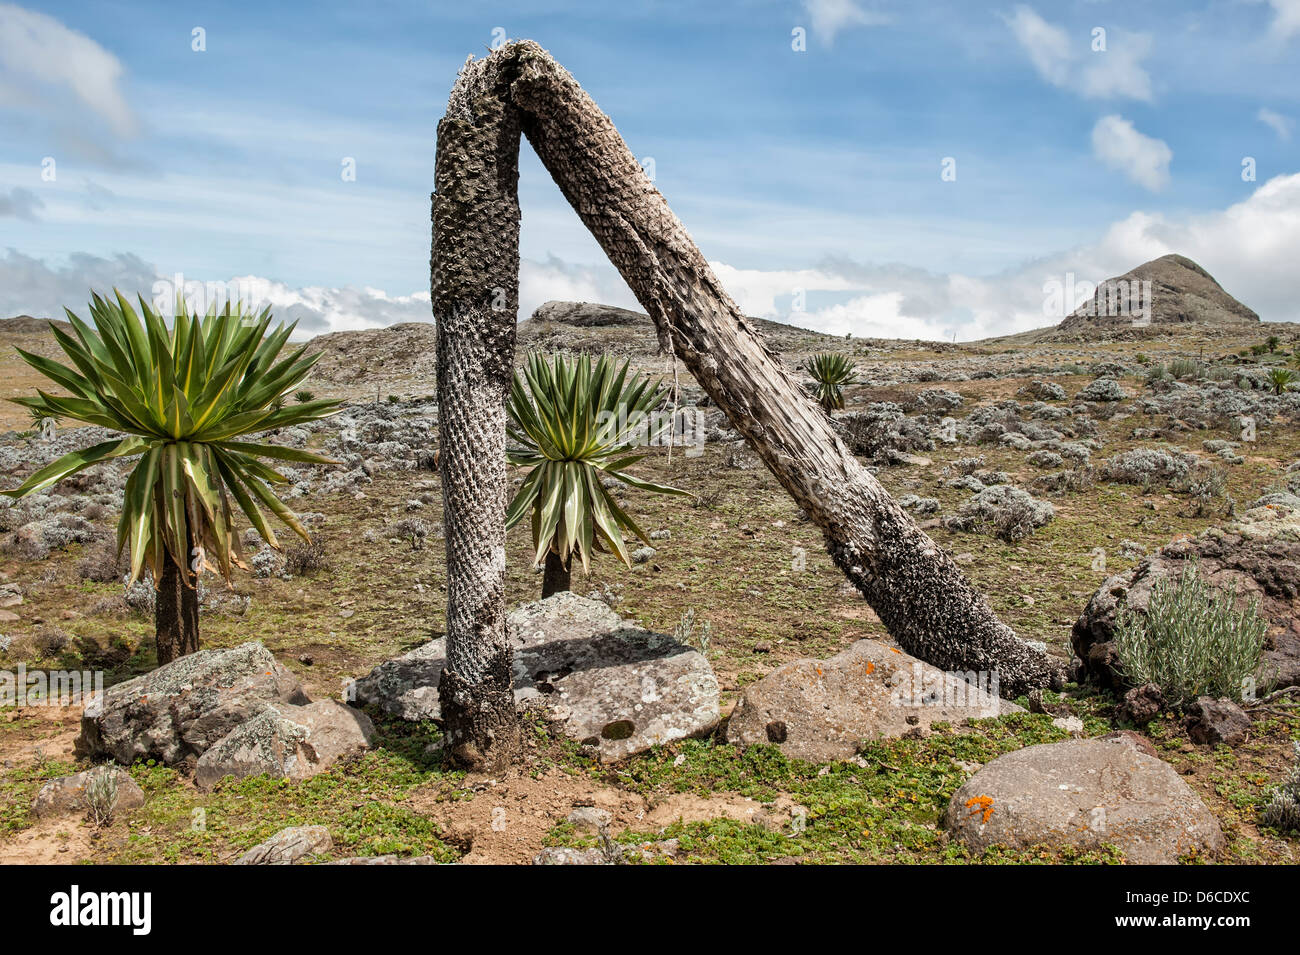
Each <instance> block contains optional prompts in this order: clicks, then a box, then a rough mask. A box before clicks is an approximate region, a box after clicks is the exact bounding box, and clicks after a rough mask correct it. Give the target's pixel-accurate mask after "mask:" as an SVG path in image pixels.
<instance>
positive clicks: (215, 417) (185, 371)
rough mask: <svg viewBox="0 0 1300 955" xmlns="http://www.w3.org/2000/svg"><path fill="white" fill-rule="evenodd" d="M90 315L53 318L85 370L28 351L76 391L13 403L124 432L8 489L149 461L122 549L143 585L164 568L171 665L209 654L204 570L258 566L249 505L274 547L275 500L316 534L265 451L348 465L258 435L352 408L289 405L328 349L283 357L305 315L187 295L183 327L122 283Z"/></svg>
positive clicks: (162, 656) (161, 607) (139, 474)
mask: <svg viewBox="0 0 1300 955" xmlns="http://www.w3.org/2000/svg"><path fill="white" fill-rule="evenodd" d="M90 317H91V320H92V322H93V327H92V326H91V325H89V324H87V323H86V322H83V321H82V320H81V319H80V318H78V317H77V316H76V315H74V314H73V313H72V312H71V311H68V321H69V322H70V324H71V329H70V331H65V330H63V329H61V328H60V327H59V326H58V325H57V324H54V323H51V324H50V328H51V330H52V332H53V334H54V338H55V340H56V341H57V342H58V344H59V346H60V347H61V348H62V349H63V351H64V353H65V354H66V355H67V356H68V358H69V359H71V362H72V366H73V367H68V366H65V365H61V364H59V363H58V362H56V361H52V360H51V359H48V358H43V357H41V356H40V355H34V354H31V353H30V352H26V351H23V350H22V349H18V352H19V354H20V355H21V356H22V358H23V360H24V361H26V362H27V364H29V365H31V366H32V367H33V368H35V369H36V370H37V371H38V372H40V373H41V374H42V375H44V376H45V377H46V378H49V379H50V380H51V381H53V382H54V383H55V384H57V385H59V386H60V387H61V388H62V389H63V390H65V391H67V392H68V395H67V396H57V395H52V394H49V393H47V392H44V391H39V390H38V392H37V394H36V396H35V397H30V398H14V399H11V400H12V401H14V402H16V403H17V404H20V405H23V406H24V407H26V408H28V409H30V410H31V411H32V413H33V415H41V416H44V417H49V418H67V419H71V420H74V421H83V422H85V423H87V424H92V425H99V426H101V427H104V428H108V429H110V430H112V431H116V432H121V436H119V437H114V438H113V439H112V440H109V441H105V442H103V443H101V444H96V445H94V446H93V447H89V448H86V449H84V450H80V451H73V452H71V453H69V454H66V455H64V456H63V457H61V458H59V459H58V460H57V461H55V462H54V463H53V464H49V465H47V466H46V467H43V468H41V469H40V470H39V471H37V472H36V473H34V474H33V475H31V476H30V477H29V478H28V479H27V480H26V481H24V482H23V483H22V485H21V486H20V487H18V488H15V489H14V490H10V491H5V492H4V493H5V494H7V495H9V496H10V497H14V498H18V497H22V496H24V495H26V494H31V493H33V492H36V491H41V490H44V489H46V488H48V487H51V486H52V485H54V484H56V483H58V482H59V481H61V480H63V479H64V478H66V477H69V476H70V475H73V474H76V473H77V472H78V471H81V470H83V469H85V468H88V467H90V466H91V465H93V464H96V463H98V462H100V461H107V460H110V459H113V458H124V457H138V458H139V462H138V463H137V464H136V466H135V469H134V470H133V471H132V472H131V475H130V477H129V478H128V479H127V482H126V489H125V496H124V500H123V503H122V516H121V519H120V520H119V521H118V526H117V547H118V554H119V555H120V554H121V552H122V549H123V548H124V547H126V546H127V545H128V544H129V554H130V565H131V580H132V582H134V581H135V580H137V579H139V578H140V576H141V574H142V573H143V572H144V570H146V569H148V570H149V572H150V573H151V574H152V575H153V579H154V581H155V582H156V586H157V590H158V593H157V600H156V603H155V612H154V614H155V623H156V625H157V626H156V631H157V636H156V639H157V647H158V662H159V664H163V663H168V662H170V661H172V660H174V659H176V658H177V657H179V656H182V655H184V654H187V653H193V652H194V651H195V650H197V649H198V646H199V621H198V593H197V584H198V575H199V574H200V573H201V572H202V571H203V570H205V569H207V570H212V571H215V572H218V573H220V574H221V575H222V576H223V577H224V578H225V579H226V580H227V581H229V580H230V576H231V571H232V567H233V566H240V567H244V566H246V565H245V564H244V563H243V554H242V550H241V547H240V541H239V535H238V534H237V533H236V530H235V511H236V509H238V510H239V511H240V512H241V513H243V515H244V516H245V517H247V518H248V520H249V521H250V522H251V523H252V525H253V527H254V528H256V530H257V532H258V533H259V534H261V535H262V538H263V539H264V540H265V541H266V542H267V543H268V544H270V545H271V546H272V547H275V548H277V549H278V548H279V547H280V543H279V541H278V540H277V539H276V536H275V532H274V531H273V530H272V529H271V525H270V523H269V521H268V520H267V514H266V513H264V512H263V510H262V509H263V508H265V509H266V511H269V512H270V514H271V515H274V516H275V517H276V518H278V519H279V520H281V521H283V522H284V523H285V524H286V525H288V526H289V527H290V528H291V529H292V530H293V531H294V532H296V533H297V534H298V535H300V536H301V537H302V538H303V539H304V540H310V537H309V535H308V534H307V531H306V529H305V528H304V527H303V526H302V524H301V523H300V522H299V520H298V518H297V517H295V516H294V513H293V511H291V510H290V509H289V508H288V506H286V505H285V504H284V503H283V502H282V501H280V500H279V499H278V498H277V497H276V495H275V493H274V492H273V491H272V490H271V488H272V487H273V486H274V485H278V484H285V483H287V480H288V479H287V478H285V477H284V476H283V475H282V474H280V473H279V472H278V471H276V470H274V469H273V468H271V467H269V466H267V465H266V464H264V463H263V462H262V461H261V460H259V459H260V458H272V459H278V460H282V461H294V462H301V463H308V464H333V463H335V462H333V461H331V460H330V459H328V458H325V457H322V456H321V455H319V454H314V453H312V452H310V451H305V450H301V449H298V448H288V447H283V446H281V445H275V444H267V443H261V442H252V441H248V440H245V439H246V438H248V437H250V436H251V435H253V434H255V433H257V432H263V431H270V430H273V429H275V428H283V427H287V426H289V425H294V424H299V423H301V422H304V421H311V420H313V419H316V418H322V417H325V416H327V415H329V414H332V413H334V412H335V411H336V409H337V407H338V404H339V402H337V401H332V400H321V401H307V402H302V403H300V404H295V405H289V406H285V405H284V402H283V396H284V395H285V394H286V393H288V392H290V391H292V390H293V389H294V388H295V387H296V386H297V385H298V384H299V383H300V382H301V381H302V380H303V379H304V378H305V377H306V376H307V373H308V372H309V371H310V370H311V367H312V365H314V364H315V363H316V361H317V359H318V358H319V357H320V356H319V355H313V356H306V355H305V352H306V349H307V346H306V345H302V346H299V347H297V348H295V349H293V350H292V351H291V352H289V354H288V355H287V356H286V357H283V358H282V357H280V351H281V349H282V348H283V347H284V345H285V343H286V342H287V341H288V340H289V337H290V335H292V334H293V330H294V326H295V325H296V323H291V324H289V325H285V324H284V323H281V324H279V325H277V326H276V327H275V328H274V329H271V311H270V309H269V308H266V309H264V310H263V311H261V312H260V313H256V314H253V313H248V314H245V312H244V309H243V305H242V303H239V304H237V305H236V307H235V309H234V310H233V311H232V310H231V307H230V305H229V303H227V305H226V307H225V309H224V310H223V312H222V313H221V314H217V312H216V310H215V308H212V309H209V311H208V314H207V315H206V316H203V317H199V316H198V315H197V314H193V315H191V314H190V313H189V312H188V310H187V309H186V307H185V304H184V302H183V301H179V300H178V302H177V308H176V315H175V318H174V320H173V322H172V324H171V327H170V328H169V327H168V326H167V324H166V323H165V322H164V320H163V318H162V316H161V315H160V314H159V313H158V312H157V311H155V310H154V309H153V308H151V307H150V306H149V304H147V303H146V302H145V301H144V299H143V298H141V299H140V314H139V315H137V314H136V312H135V310H134V309H133V308H132V307H131V305H130V303H128V302H127V301H126V299H125V298H123V297H122V295H121V293H120V292H116V290H115V291H114V297H113V298H112V299H109V298H107V297H100V296H99V295H98V294H95V295H93V300H92V302H91V305H90Z"/></svg>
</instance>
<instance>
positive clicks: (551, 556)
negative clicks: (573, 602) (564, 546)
mask: <svg viewBox="0 0 1300 955" xmlns="http://www.w3.org/2000/svg"><path fill="white" fill-rule="evenodd" d="M544 566H545V569H544V570H543V572H542V599H543V600H545V599H546V598H547V597H549V596H551V595H552V594H558V593H560V592H561V591H565V590H568V589H569V585H570V584H571V583H572V581H573V568H572V567H571V566H570V565H569V563H568V562H567V561H565V560H562V559H561V558H560V555H559V554H557V553H555V551H553V550H548V551H547V552H546V564H545V565H544Z"/></svg>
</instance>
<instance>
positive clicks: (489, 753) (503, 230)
mask: <svg viewBox="0 0 1300 955" xmlns="http://www.w3.org/2000/svg"><path fill="white" fill-rule="evenodd" d="M512 66H513V64H512V63H510V61H508V60H505V59H504V58H500V57H492V58H488V59H487V60H481V61H478V62H468V63H466V65H465V68H464V69H463V70H462V71H461V74H460V76H459V78H458V79H457V81H456V85H455V87H454V88H453V89H452V91H451V97H450V99H449V101H448V104H447V114H446V116H444V117H443V119H442V122H440V123H439V124H438V148H437V160H436V162H437V170H436V173H435V190H436V191H435V192H434V195H433V255H432V259H431V262H430V271H431V289H432V296H433V314H434V320H435V321H436V322H437V349H438V354H437V374H438V409H439V415H438V420H439V428H440V438H441V440H440V449H439V472H440V474H441V477H442V493H443V521H444V525H445V530H446V542H447V623H446V631H447V664H446V667H445V669H444V670H443V672H442V677H441V681H440V684H439V688H438V694H439V700H440V704H441V710H442V721H443V731H444V733H445V735H446V738H447V747H448V751H449V752H450V753H451V754H452V756H453V758H455V759H456V760H457V761H458V762H460V763H462V764H463V765H467V766H471V767H482V768H491V767H496V766H500V765H502V764H504V763H506V762H508V761H509V760H510V759H511V758H512V757H513V756H514V755H515V754H516V753H517V752H518V750H519V746H520V730H519V718H518V715H517V713H516V711H515V704H514V687H513V679H512V675H511V651H510V644H509V641H508V640H507V637H506V630H505V574H506V549H505V545H506V534H505V509H506V503H507V499H506V494H507V490H508V482H507V476H506V444H505V439H506V430H505V429H506V410H505V401H506V393H507V390H508V389H509V386H510V380H511V375H512V374H513V361H514V351H515V321H516V314H517V311H518V308H519V200H518V194H517V185H518V180H519V121H518V115H517V112H516V111H515V109H514V107H513V106H510V105H509V103H508V102H507V101H506V98H505V97H504V96H503V90H504V88H505V84H506V83H507V82H508V76H506V75H504V74H503V67H506V68H511V67H512Z"/></svg>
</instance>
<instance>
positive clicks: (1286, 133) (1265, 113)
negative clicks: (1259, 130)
mask: <svg viewBox="0 0 1300 955" xmlns="http://www.w3.org/2000/svg"><path fill="white" fill-rule="evenodd" d="M1255 118H1256V119H1258V120H1259V121H1260V122H1261V123H1263V124H1264V125H1265V126H1268V127H1269V128H1270V129H1272V130H1273V132H1275V133H1277V138H1278V139H1290V138H1291V120H1289V119H1288V118H1287V117H1285V116H1283V115H1282V114H1281V113H1277V112H1274V111H1273V110H1271V109H1269V108H1268V107H1267V106H1261V107H1260V108H1259V112H1258V113H1256V114H1255Z"/></svg>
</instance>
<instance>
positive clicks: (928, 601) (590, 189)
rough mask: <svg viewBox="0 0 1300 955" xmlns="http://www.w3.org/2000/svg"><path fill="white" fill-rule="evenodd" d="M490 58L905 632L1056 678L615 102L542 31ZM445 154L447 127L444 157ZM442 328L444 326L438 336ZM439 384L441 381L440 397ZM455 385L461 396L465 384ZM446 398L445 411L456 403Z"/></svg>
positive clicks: (835, 546) (832, 544)
mask: <svg viewBox="0 0 1300 955" xmlns="http://www.w3.org/2000/svg"><path fill="white" fill-rule="evenodd" d="M480 63H481V64H484V66H482V68H483V69H484V70H493V71H495V73H494V75H495V76H496V77H497V78H498V79H499V81H500V82H499V85H498V86H497V90H498V94H499V95H500V96H501V97H502V100H503V105H504V107H505V108H506V109H507V110H508V111H509V110H514V111H515V115H516V116H517V122H518V124H519V126H520V127H521V128H522V130H523V133H524V135H526V136H527V137H528V140H529V142H530V144H531V145H532V146H533V148H534V150H536V152H537V155H538V157H539V158H540V159H541V160H542V162H543V164H544V165H545V166H546V168H547V170H548V171H549V172H550V174H551V176H552V178H553V179H554V180H555V181H556V183H557V184H558V185H559V187H560V190H561V191H562V192H563V194H564V196H565V198H566V199H568V201H569V203H570V205H572V206H573V208H574V210H575V211H576V212H577V213H578V215H579V217H580V218H581V219H582V221H583V223H584V224H585V225H586V226H587V228H588V229H589V230H590V231H591V233H592V235H593V236H595V238H596V240H597V241H598V242H599V243H600V245H601V248H602V249H603V250H604V251H605V254H606V255H607V256H609V259H610V261H611V262H612V263H613V264H614V266H615V267H616V268H617V269H618V270H619V273H620V274H621V275H622V276H623V278H624V280H625V281H626V282H627V284H628V286H629V287H630V288H631V289H632V292H633V293H634V294H635V295H636V297H637V300H638V301H639V302H640V303H641V305H642V307H644V308H645V310H646V311H647V312H648V313H649V314H650V316H651V317H652V318H653V319H654V322H655V325H656V327H657V329H658V332H659V337H660V341H661V343H662V344H663V345H664V346H665V347H667V348H671V350H672V351H673V352H674V353H675V354H676V355H677V357H679V358H681V359H682V361H683V362H684V363H685V364H686V366H687V368H688V369H689V370H690V371H691V372H692V374H694V376H695V378H696V380H697V381H698V382H699V383H700V386H701V387H702V388H703V389H704V390H705V392H707V393H708V395H709V396H710V397H711V398H712V399H713V401H714V402H715V403H716V404H717V405H718V407H719V408H721V409H722V410H723V411H724V412H725V413H726V414H727V416H728V418H729V419H730V420H731V423H732V425H733V426H734V427H735V428H736V429H737V430H738V431H739V432H740V433H741V434H742V435H743V436H744V437H745V438H746V440H747V441H748V442H749V444H750V445H751V446H752V447H753V448H754V450H755V451H756V452H757V453H758V455H759V456H760V457H761V458H762V459H763V461H764V463H766V465H767V466H768V468H769V469H770V470H771V471H772V473H773V474H774V475H775V476H776V478H777V480H778V481H779V482H780V483H781V485H782V486H783V487H784V488H785V489H786V490H787V491H788V492H789V493H790V494H791V495H792V496H793V497H794V499H795V501H796V502H797V503H798V504H799V505H800V506H801V507H802V508H803V509H804V510H805V511H807V513H808V514H809V515H810V516H811V517H812V519H813V520H814V521H815V522H816V523H817V524H818V525H819V526H820V527H821V529H822V531H823V533H824V534H825V538H826V545H827V548H828V550H829V551H830V553H831V556H832V558H833V559H834V561H835V563H836V564H837V565H838V566H839V567H840V569H841V570H842V571H843V572H844V574H845V575H846V576H847V577H848V578H849V580H850V581H852V582H853V584H854V585H855V586H856V587H857V588H858V589H859V590H860V591H861V592H862V594H863V595H864V596H865V597H866V599H867V601H868V603H870V605H871V606H872V608H873V609H874V610H875V611H876V613H877V614H878V615H879V617H880V619H881V621H882V622H883V623H884V624H885V626H886V627H887V628H888V629H889V631H890V633H891V634H893V636H894V637H895V639H897V640H898V642H899V643H900V644H901V645H902V647H903V648H904V649H905V650H907V651H908V652H909V653H912V654H914V655H915V656H918V657H920V658H921V659H923V660H925V661H927V662H929V663H931V664H933V665H935V666H937V667H940V668H941V669H946V670H958V671H963V672H966V671H976V672H980V671H982V672H984V673H996V675H997V678H998V685H999V686H1000V688H1001V691H1002V692H1003V693H1004V694H1005V695H1016V694H1019V693H1021V692H1024V691H1025V690H1027V689H1030V688H1033V687H1038V686H1044V685H1046V684H1048V683H1049V682H1053V681H1055V680H1056V679H1058V678H1059V669H1058V667H1057V666H1056V664H1055V663H1054V662H1053V661H1052V660H1051V658H1050V657H1049V656H1048V655H1047V654H1046V652H1045V651H1044V650H1043V649H1042V648H1040V647H1036V646H1033V645H1030V644H1028V643H1025V642H1023V641H1021V640H1020V639H1019V638H1017V637H1016V635H1015V634H1014V633H1013V632H1012V631H1011V629H1010V628H1009V627H1007V626H1006V625H1005V624H1003V623H1002V622H1001V621H999V620H998V619H997V617H996V616H995V615H994V613H993V611H992V610H991V608H990V607H989V605H988V603H987V602H986V601H985V600H984V598H983V597H982V596H981V595H980V594H979V593H978V592H977V591H976V590H975V589H974V588H973V587H971V585H970V584H969V582H968V581H967V580H966V579H965V577H964V575H963V574H962V573H961V571H960V570H959V569H958V567H957V565H956V564H955V563H954V562H953V560H952V559H951V558H950V557H949V556H948V555H947V554H946V553H944V551H943V550H942V549H940V548H939V547H938V546H937V545H936V544H935V543H934V542H933V541H932V540H931V539H930V538H929V537H928V536H927V535H926V534H925V533H924V532H923V531H922V530H921V529H920V528H919V527H918V526H917V525H916V523H915V522H914V521H913V520H912V519H911V517H910V516H909V515H908V514H907V513H906V512H905V511H904V510H903V509H902V508H900V507H899V506H898V504H897V503H895V502H894V500H893V499H892V498H891V497H890V496H889V494H888V492H887V491H886V490H885V489H884V488H883V487H882V486H881V485H880V483H879V482H878V481H876V479H875V478H874V477H873V476H872V475H871V474H870V473H869V472H868V471H867V470H866V469H865V468H863V467H862V465H861V464H859V463H858V461H857V459H856V458H854V456H853V455H852V453H850V451H849V449H848V448H847V447H846V446H845V444H844V442H843V441H842V440H841V439H840V438H839V436H838V435H837V434H836V433H835V431H834V429H833V428H832V427H831V424H830V421H829V419H828V418H827V416H826V414H825V413H824V412H823V411H822V410H821V409H820V408H818V407H817V405H815V404H814V403H813V402H812V400H811V399H810V398H809V397H808V396H807V394H806V393H805V392H804V390H803V389H802V388H801V387H800V386H799V384H798V382H796V381H795V380H794V378H793V377H792V376H791V374H790V373H789V372H788V371H787V370H786V368H785V367H784V366H783V365H782V364H781V362H780V361H779V360H777V358H776V357H775V356H774V355H773V353H772V352H771V351H770V350H769V349H768V347H767V345H766V343H765V342H764V340H763V339H762V337H761V336H760V335H759V334H757V333H756V332H755V331H754V329H752V328H751V327H750V325H749V324H748V322H746V320H745V318H744V316H743V315H741V313H740V311H739V309H738V308H737V307H736V305H735V303H734V302H733V301H732V300H731V298H730V296H728V295H727V293H726V291H725V290H724V289H723V288H722V286H721V284H720V283H719V282H718V280H717V277H716V276H715V275H714V274H713V271H712V269H710V268H709V265H708V263H707V262H706V261H705V259H704V257H703V256H702V255H701V254H700V251H699V249H697V248H696V246H695V244H694V242H692V241H691V238H690V236H689V234H688V233H687V232H686V230H685V228H683V226H682V224H681V223H680V222H679V221H678V220H677V217H676V216H675V215H674V214H673V212H672V210H671V209H669V207H668V204H667V202H666V201H665V200H664V198H663V196H662V195H660V193H659V191H658V190H657V189H656V188H655V187H654V185H653V184H652V183H651V182H650V181H649V179H648V178H647V177H646V175H645V173H644V171H643V170H642V169H641V166H640V164H639V163H638V162H637V161H636V158H635V157H634V156H633V155H632V153H631V151H630V150H629V149H628V148H627V145H626V144H625V143H624V142H623V140H622V138H621V137H620V136H619V134H618V131H617V130H616V129H615V128H614V124H613V123H612V122H611V121H610V119H609V117H607V116H606V115H605V114H604V113H602V112H601V111H600V109H599V108H598V107H597V106H596V104H595V103H594V102H593V101H592V99H591V97H590V96H588V95H587V93H586V92H585V91H584V90H583V89H582V88H581V87H580V86H579V85H578V84H577V82H576V81H575V80H574V79H573V78H572V77H571V76H570V75H569V74H568V73H567V72H566V71H565V70H564V68H563V67H561V66H560V65H559V64H558V63H556V62H555V60H553V59H552V58H551V57H550V55H549V54H547V53H546V51H545V50H543V49H542V48H541V47H540V46H538V45H537V44H536V43H533V42H531V41H520V42H515V43H511V44H508V45H506V46H505V47H503V48H501V49H500V50H498V51H496V52H494V53H492V54H491V55H490V56H489V57H488V58H487V59H486V60H483V61H480ZM475 65H476V66H479V64H475ZM445 122H446V120H444V123H445ZM442 158H443V153H442V149H441V140H440V146H439V160H440V166H439V168H440V170H441V161H442ZM465 158H466V161H473V162H477V163H479V164H481V163H482V162H483V159H482V157H481V156H476V157H472V158H471V157H465ZM463 225H464V227H465V228H469V229H477V230H478V232H479V235H480V237H482V236H483V234H484V233H486V232H488V231H489V230H490V226H489V225H488V224H486V223H484V222H477V223H469V222H466V223H464V224H463ZM479 241H485V239H484V238H480V240H479ZM435 284H436V282H435ZM435 310H436V309H435ZM461 327H462V328H466V329H468V328H469V327H470V326H468V325H463V324H462V326H461ZM447 337H454V336H447ZM443 338H444V334H443V330H442V329H441V328H440V329H439V344H440V346H441V342H442V340H443ZM458 347H461V348H464V347H466V346H465V345H463V344H462V345H460V346H458ZM439 362H440V365H441V362H442V358H441V356H440V358H439ZM503 373H504V372H503ZM443 387H444V386H443V382H442V381H441V380H440V381H439V394H440V396H441V395H442V392H443ZM451 390H454V391H455V400H464V390H463V389H462V388H460V387H455V388H454V389H451ZM443 407H444V409H445V410H444V412H443V413H444V416H445V415H446V414H447V412H448V411H449V410H451V409H450V408H447V406H445V405H444V406H443ZM503 506H504V499H503ZM502 513H503V512H502ZM498 516H499V514H496V513H494V515H493V517H494V518H495V517H498ZM448 546H449V547H450V541H449V545H448ZM449 589H450V588H449Z"/></svg>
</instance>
